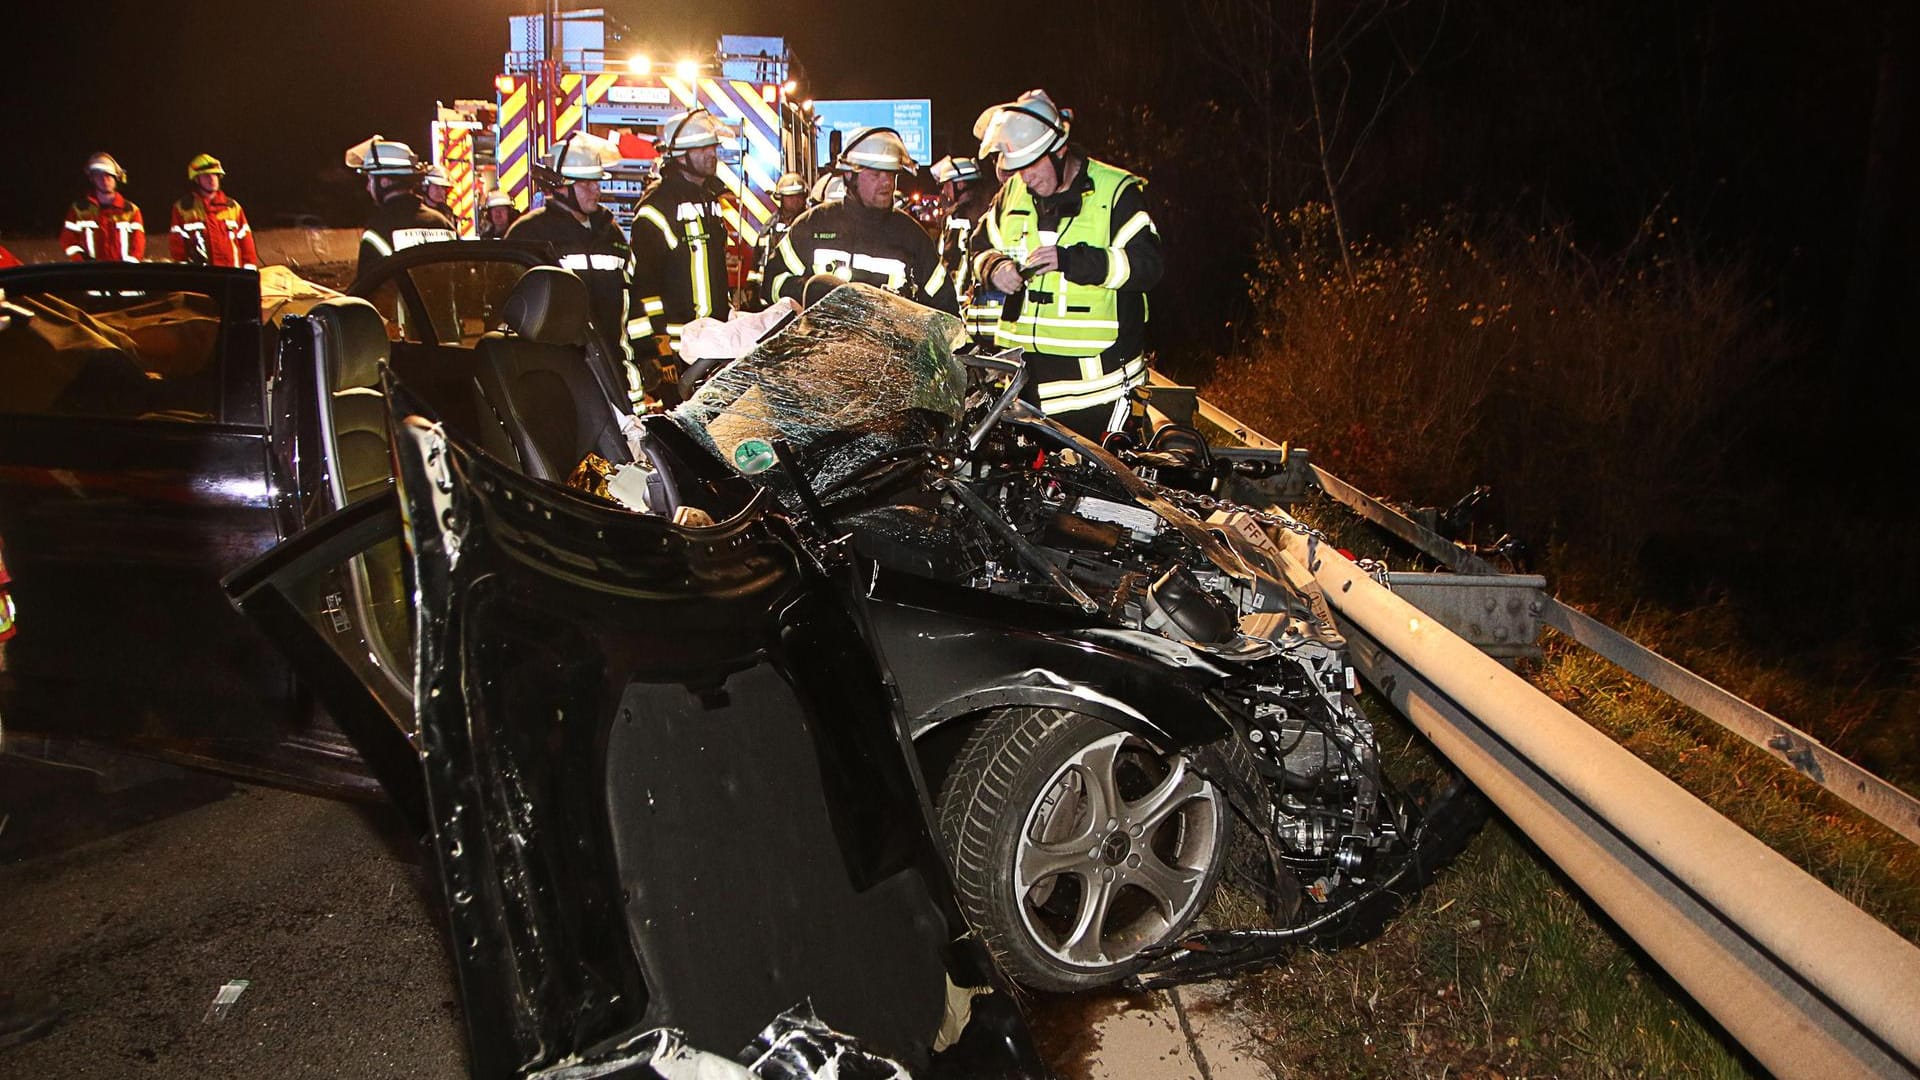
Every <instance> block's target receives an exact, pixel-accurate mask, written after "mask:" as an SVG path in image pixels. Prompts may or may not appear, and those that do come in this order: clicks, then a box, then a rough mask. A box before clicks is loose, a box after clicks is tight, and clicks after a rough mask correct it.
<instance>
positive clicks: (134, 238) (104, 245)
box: [60, 151, 147, 262]
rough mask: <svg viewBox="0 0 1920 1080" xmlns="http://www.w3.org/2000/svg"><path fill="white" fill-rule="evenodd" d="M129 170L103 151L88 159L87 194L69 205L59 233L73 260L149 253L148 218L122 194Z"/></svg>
mask: <svg viewBox="0 0 1920 1080" xmlns="http://www.w3.org/2000/svg"><path fill="white" fill-rule="evenodd" d="M126 183H127V170H125V169H123V168H121V167H120V163H119V162H118V161H115V160H114V158H113V155H112V154H109V153H106V152H104V151H102V152H100V153H97V154H94V155H93V156H92V157H90V158H88V159H87V185H88V188H89V190H88V191H87V193H86V195H84V196H82V197H81V199H80V200H79V201H78V202H76V203H74V204H73V205H72V206H69V207H67V220H66V224H65V225H64V226H63V227H62V229H61V231H60V237H61V239H62V240H64V241H66V244H65V247H66V253H67V258H68V260H70V261H72V262H139V261H140V260H141V259H144V258H146V255H147V221H146V219H145V218H144V217H142V216H141V215H140V208H139V207H138V206H135V205H134V204H133V200H131V199H129V198H127V197H126V195H124V194H122V193H121V191H120V189H121V188H122V187H124V186H126Z"/></svg>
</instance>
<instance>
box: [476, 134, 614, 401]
mask: <svg viewBox="0 0 1920 1080" xmlns="http://www.w3.org/2000/svg"><path fill="white" fill-rule="evenodd" d="M619 160H620V151H619V149H618V148H616V147H615V146H614V145H613V143H611V142H609V141H607V140H606V139H603V138H601V137H600V136H598V135H595V134H593V133H591V132H586V131H582V132H578V133H576V134H573V135H570V136H568V137H567V138H565V139H562V140H560V141H559V142H558V143H555V144H554V146H553V149H552V150H550V151H549V152H548V155H547V160H546V161H545V162H542V163H540V164H537V165H536V166H535V167H534V170H533V176H534V180H535V181H536V182H538V183H539V185H540V189H541V190H542V191H544V192H545V193H546V202H545V204H544V205H542V206H541V207H539V208H538V209H536V210H531V211H528V213H527V214H526V216H524V217H522V218H521V219H520V220H518V221H516V222H514V223H513V227H512V228H511V229H508V230H507V239H509V240H531V241H534V242H535V243H544V244H547V245H548V246H550V247H551V248H552V249H553V254H554V258H555V260H556V261H557V262H558V263H559V264H560V265H561V266H563V267H565V268H567V269H568V270H571V271H573V272H574V273H576V274H578V275H580V278H581V280H582V281H585V282H586V283H587V292H588V294H589V295H590V297H591V299H592V301H593V312H592V316H593V325H594V328H595V329H597V330H599V331H600V336H601V338H602V339H603V340H604V341H606V342H607V343H608V344H609V345H612V346H615V347H616V348H617V349H618V351H619V353H620V359H621V362H622V366H623V367H624V368H625V369H626V372H625V374H626V377H627V382H628V383H629V386H630V388H631V389H632V390H633V391H634V392H635V393H637V392H638V390H639V384H640V379H639V376H638V372H637V370H636V369H634V367H633V349H632V347H631V345H630V344H629V343H628V341H627V290H628V288H629V287H630V286H631V284H632V282H633V251H632V249H631V248H629V247H628V246H627V235H626V232H625V230H623V229H621V228H620V223H619V222H617V221H615V220H614V217H613V212H612V211H611V210H608V209H607V208H606V207H604V206H602V205H600V181H602V180H605V179H607V178H608V177H609V176H610V175H612V174H610V173H609V172H608V171H607V170H608V168H609V167H610V166H612V165H613V164H614V163H615V162H618V161H619Z"/></svg>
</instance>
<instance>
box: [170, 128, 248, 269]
mask: <svg viewBox="0 0 1920 1080" xmlns="http://www.w3.org/2000/svg"><path fill="white" fill-rule="evenodd" d="M226 176H227V170H226V169H224V168H222V167H221V165H220V159H219V158H217V157H214V156H213V155H212V154H201V155H200V156H199V157H196V158H194V159H193V160H192V161H190V162H188V163H187V182H188V183H190V184H192V185H193V190H192V191H191V192H189V193H187V194H186V195H183V196H181V197H180V201H178V202H176V203H174V204H173V230H172V234H171V235H170V236H169V237H168V238H167V243H168V246H169V247H171V248H172V250H173V261H174V262H180V263H192V264H194V265H195V266H237V267H240V268H242V269H246V270H257V269H259V268H260V256H259V255H257V254H255V252H254V250H253V226H251V225H249V224H247V212H246V211H245V210H242V209H241V208H240V203H239V202H238V201H237V200H235V199H232V198H229V197H228V196H227V193H226V192H225V191H222V190H220V185H221V184H222V183H223V182H224V181H225V180H226Z"/></svg>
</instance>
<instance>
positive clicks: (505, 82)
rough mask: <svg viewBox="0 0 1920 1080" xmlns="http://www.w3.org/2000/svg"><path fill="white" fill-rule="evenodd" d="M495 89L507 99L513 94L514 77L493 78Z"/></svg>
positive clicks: (498, 76)
mask: <svg viewBox="0 0 1920 1080" xmlns="http://www.w3.org/2000/svg"><path fill="white" fill-rule="evenodd" d="M493 89H494V91H495V92H496V93H498V94H499V95H500V96H501V97H506V96H507V95H508V94H511V93H513V76H511V75H495V76H494V77H493Z"/></svg>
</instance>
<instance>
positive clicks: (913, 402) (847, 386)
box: [673, 285, 967, 481]
mask: <svg viewBox="0 0 1920 1080" xmlns="http://www.w3.org/2000/svg"><path fill="white" fill-rule="evenodd" d="M962 340H964V333H963V329H962V325H961V322H960V320H959V319H957V318H955V317H953V316H951V315H948V314H945V313H943V312H939V311H934V310H933V309H931V308H927V307H922V306H920V305H919V304H915V303H913V302H912V301H909V300H904V299H902V298H900V297H898V296H895V295H894V294H892V293H889V292H884V291H882V290H880V289H875V288H871V287H869V286H866V285H842V286H841V287H839V288H837V289H835V290H833V291H832V292H831V293H828V294H827V295H826V296H825V297H824V298H822V299H821V300H820V301H819V302H817V303H815V304H814V305H813V306H812V307H809V308H807V309H806V310H805V311H804V312H802V313H801V314H800V315H799V316H798V317H797V318H795V319H794V321H793V322H792V323H789V324H788V325H787V326H786V327H785V328H784V329H782V330H780V331H779V332H778V333H775V334H773V335H772V336H770V337H768V338H767V339H766V340H764V341H762V342H760V344H758V345H756V346H754V348H753V349H752V351H750V352H748V353H747V354H746V355H745V356H743V357H741V358H740V359H739V360H736V361H734V362H733V363H732V364H729V365H728V366H727V367H725V368H724V369H722V370H721V371H720V372H719V373H718V374H716V375H714V376H713V378H712V379H711V380H709V381H708V382H707V383H706V385H704V386H702V387H701V388H700V390H699V392H698V393H696V394H694V396H693V397H692V398H691V399H690V400H688V401H687V402H686V403H685V404H683V405H681V406H680V407H679V408H678V409H676V410H674V413H673V417H674V419H675V421H677V422H678V423H679V424H680V426H682V427H683V428H685V429H686V430H687V431H688V432H690V433H691V434H692V435H693V436H694V437H695V438H696V439H698V440H699V441H700V442H701V443H702V444H703V445H705V446H706V447H707V448H708V449H710V450H712V451H713V452H714V453H715V454H717V455H719V456H720V457H721V458H722V459H723V460H725V461H727V462H728V463H729V464H731V465H732V466H733V467H734V468H735V469H736V470H737V471H739V472H741V473H744V474H752V473H758V472H763V471H765V470H766V469H767V468H769V467H770V466H771V465H772V464H773V450H772V442H773V440H775V439H785V440H787V441H788V442H789V443H791V444H792V445H793V447H794V448H795V449H796V450H797V451H799V452H800V454H801V455H802V456H803V457H805V456H807V455H808V452H809V451H817V452H818V453H819V455H820V456H819V457H818V458H816V459H815V460H814V461H813V462H811V463H810V467H809V469H808V471H809V472H811V473H812V474H813V476H814V479H815V480H816V481H818V480H820V479H831V478H832V477H833V476H835V475H839V474H841V473H842V472H843V471H844V470H846V469H850V468H852V467H855V466H856V465H857V464H858V463H859V461H861V460H867V459H870V458H872V457H873V456H876V455H879V454H886V453H891V452H893V451H896V450H899V449H901V448H903V447H907V446H912V445H916V444H920V443H931V442H933V441H934V440H936V439H937V438H938V437H939V436H940V435H941V434H942V433H943V432H945V431H946V430H947V429H948V428H950V427H951V426H952V425H954V424H955V423H957V422H958V421H959V420H960V416H961V413H962V412H963V411H964V409H965V401H966V387H967V377H966V370H965V368H963V367H962V366H961V364H960V362H959V361H958V360H956V359H954V355H953V350H954V347H955V346H956V345H958V344H959V343H960V342H961V341H962ZM829 435H838V436H840V437H838V438H835V439H833V440H832V441H830V442H828V441H827V440H826V437H827V436H829Z"/></svg>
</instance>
